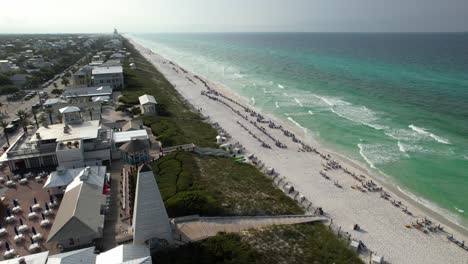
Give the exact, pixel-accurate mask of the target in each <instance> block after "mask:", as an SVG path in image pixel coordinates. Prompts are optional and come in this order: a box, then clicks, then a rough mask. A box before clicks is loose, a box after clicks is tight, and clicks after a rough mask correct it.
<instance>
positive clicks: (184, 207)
mask: <svg viewBox="0 0 468 264" xmlns="http://www.w3.org/2000/svg"><path fill="white" fill-rule="evenodd" d="M165 205H166V210H167V213H168V214H169V217H178V216H186V215H193V214H199V215H205V216H215V215H220V214H221V213H222V209H221V205H220V203H219V201H218V200H216V199H215V198H214V197H213V196H212V195H210V194H209V193H207V192H205V191H186V192H178V193H176V194H175V195H174V196H172V197H171V198H169V199H168V200H166V201H165Z"/></svg>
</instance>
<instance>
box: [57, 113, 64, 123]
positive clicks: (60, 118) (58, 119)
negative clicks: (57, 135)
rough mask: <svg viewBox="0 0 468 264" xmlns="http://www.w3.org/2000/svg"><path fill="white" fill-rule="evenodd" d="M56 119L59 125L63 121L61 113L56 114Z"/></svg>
mask: <svg viewBox="0 0 468 264" xmlns="http://www.w3.org/2000/svg"><path fill="white" fill-rule="evenodd" d="M56 118H57V121H58V122H59V123H62V121H63V115H62V114H61V113H57V115H56Z"/></svg>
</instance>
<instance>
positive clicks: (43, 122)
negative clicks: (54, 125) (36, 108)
mask: <svg viewBox="0 0 468 264" xmlns="http://www.w3.org/2000/svg"><path fill="white" fill-rule="evenodd" d="M39 123H40V124H41V125H42V126H44V127H47V126H48V125H49V121H47V118H46V117H45V116H44V115H43V114H41V115H40V116H39Z"/></svg>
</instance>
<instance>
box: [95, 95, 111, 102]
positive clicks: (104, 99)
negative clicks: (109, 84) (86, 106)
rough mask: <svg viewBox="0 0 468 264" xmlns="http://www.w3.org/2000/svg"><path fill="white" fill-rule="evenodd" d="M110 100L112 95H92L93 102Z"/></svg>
mask: <svg viewBox="0 0 468 264" xmlns="http://www.w3.org/2000/svg"><path fill="white" fill-rule="evenodd" d="M109 100H110V96H107V95H105V96H93V97H91V101H93V102H103V101H104V102H105V101H109Z"/></svg>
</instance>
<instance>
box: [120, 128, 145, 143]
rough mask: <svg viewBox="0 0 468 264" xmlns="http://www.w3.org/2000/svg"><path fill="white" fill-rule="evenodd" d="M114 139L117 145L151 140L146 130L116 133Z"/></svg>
mask: <svg viewBox="0 0 468 264" xmlns="http://www.w3.org/2000/svg"><path fill="white" fill-rule="evenodd" d="M112 138H113V139H114V142H115V143H122V142H128V141H130V140H132V139H149V136H148V132H146V130H145V129H139V130H129V131H123V132H114V134H113V136H112Z"/></svg>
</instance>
